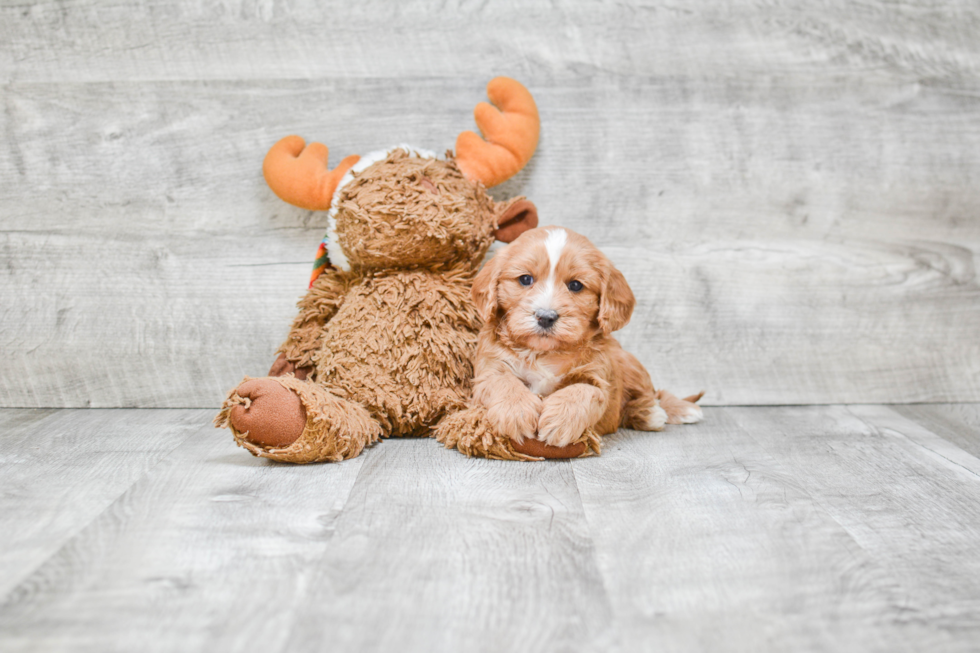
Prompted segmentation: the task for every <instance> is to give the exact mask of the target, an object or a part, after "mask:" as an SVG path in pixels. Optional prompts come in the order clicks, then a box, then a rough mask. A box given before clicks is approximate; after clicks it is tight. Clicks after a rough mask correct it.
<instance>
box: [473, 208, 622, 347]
mask: <svg viewBox="0 0 980 653" xmlns="http://www.w3.org/2000/svg"><path fill="white" fill-rule="evenodd" d="M473 301H474V302H475V303H476V306H477V309H478V310H479V311H480V314H481V316H482V317H483V319H484V321H486V322H492V321H497V322H498V323H499V324H500V325H501V326H502V327H503V328H504V329H505V330H506V332H507V334H508V336H509V337H510V338H511V339H512V340H514V341H515V342H516V343H517V344H518V345H520V346H523V347H527V348H528V349H533V350H538V351H549V350H555V349H568V348H571V347H574V346H576V345H580V344H582V343H584V342H586V341H587V340H589V339H591V338H592V337H594V336H595V335H597V334H600V333H601V334H603V335H609V334H610V333H612V332H613V331H616V330H618V329H621V328H623V327H624V326H626V323H627V322H629V319H630V315H632V313H633V306H634V304H635V303H636V300H635V298H634V297H633V292H632V291H631V290H630V287H629V285H628V284H627V283H626V278H625V277H624V276H623V274H622V273H621V272H620V271H619V270H617V269H616V268H615V267H613V265H612V263H610V262H609V259H607V258H606V256H605V255H604V254H603V253H602V252H600V251H599V250H598V249H597V248H596V247H595V246H594V245H593V244H592V243H590V242H589V241H588V239H586V238H585V237H584V236H581V235H579V234H577V233H575V232H573V231H569V230H568V229H565V228H563V227H543V228H541V229H532V230H530V231H527V232H525V233H524V234H523V235H521V236H520V237H519V238H517V240H515V241H514V242H512V243H511V244H510V245H508V246H507V247H505V248H504V249H502V250H501V251H500V252H498V253H497V255H496V256H494V257H493V258H492V259H491V260H490V261H489V262H488V263H487V264H486V265H485V266H484V268H483V269H482V270H481V271H480V274H478V275H477V277H476V280H475V281H474V282H473Z"/></svg>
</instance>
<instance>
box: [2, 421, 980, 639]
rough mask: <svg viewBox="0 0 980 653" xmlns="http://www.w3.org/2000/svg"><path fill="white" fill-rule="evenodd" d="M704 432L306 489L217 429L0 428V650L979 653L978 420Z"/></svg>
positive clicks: (778, 425) (400, 468)
mask: <svg viewBox="0 0 980 653" xmlns="http://www.w3.org/2000/svg"><path fill="white" fill-rule="evenodd" d="M706 412H707V419H706V421H705V422H704V423H703V424H700V425H696V426H693V427H673V428H670V429H668V430H667V431H666V432H665V433H662V434H643V433H635V432H621V433H619V434H617V435H616V436H613V437H611V438H607V440H606V446H605V451H604V453H603V455H602V456H601V457H599V458H593V459H587V460H578V461H573V462H547V463H537V464H522V463H505V462H496V461H486V460H472V459H467V458H465V457H463V456H461V455H459V454H458V453H456V452H453V451H446V450H444V449H441V448H440V447H439V446H438V445H437V444H436V443H435V442H433V441H431V440H401V441H387V442H384V443H382V444H381V445H379V446H377V447H374V448H373V449H371V450H369V451H367V452H366V453H365V454H364V455H362V456H361V457H360V458H357V459H355V460H351V461H348V462H345V463H342V464H333V465H311V466H304V467H291V466H284V465H278V464H274V463H270V462H268V461H265V460H259V459H256V458H253V457H251V456H249V455H247V454H246V453H245V452H244V451H242V450H241V449H236V448H235V447H234V446H233V444H232V442H231V440H230V438H229V437H228V434H227V432H226V431H217V430H215V429H213V428H211V427H210V425H209V420H210V417H211V411H206V410H136V409H132V410H20V409H7V410H2V411H0V479H2V480H0V650H3V651H34V650H36V651H99V652H102V651H134V650H140V651H155V650H160V651H174V650H182V651H184V650H186V651H193V650H208V651H238V650H241V651H290V652H295V651H308V650H309V651H312V650H325V649H328V650H337V651H360V650H365V651H368V650H371V651H374V650H397V651H426V652H429V651H454V652H455V651H470V650H474V651H558V650H561V651H642V650H658V651H659V650H663V651H702V650H703V651H753V652H756V651H835V652H836V651H874V650H880V651H889V652H891V651H921V650H941V651H969V650H978V648H980V459H978V457H977V456H978V455H980V404H946V405H913V406H901V407H887V406H869V405H865V406H837V405H835V406H811V407H776V408H709V409H707V411H706Z"/></svg>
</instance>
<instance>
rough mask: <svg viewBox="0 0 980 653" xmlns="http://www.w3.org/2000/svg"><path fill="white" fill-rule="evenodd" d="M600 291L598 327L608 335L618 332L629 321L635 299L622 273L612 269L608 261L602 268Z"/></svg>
mask: <svg viewBox="0 0 980 653" xmlns="http://www.w3.org/2000/svg"><path fill="white" fill-rule="evenodd" d="M603 268H604V270H603V280H602V291H601V293H600V295H599V317H598V320H599V327H600V328H601V329H602V333H603V334H605V335H607V336H608V335H609V334H610V333H612V332H613V331H619V330H620V329H622V328H623V327H624V326H626V325H627V323H629V321H630V316H632V315H633V307H634V306H635V305H636V297H634V296H633V291H632V290H630V286H629V284H628V283H626V277H624V276H623V273H622V272H620V271H619V270H617V269H616V268H614V267H613V265H612V263H610V262H609V261H606V262H605V265H604V266H603Z"/></svg>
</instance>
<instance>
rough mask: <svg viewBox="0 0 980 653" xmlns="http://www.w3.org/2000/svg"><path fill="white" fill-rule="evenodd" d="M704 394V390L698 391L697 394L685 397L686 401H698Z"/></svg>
mask: <svg viewBox="0 0 980 653" xmlns="http://www.w3.org/2000/svg"><path fill="white" fill-rule="evenodd" d="M703 396H704V390H702V391H701V392H699V393H697V394H696V395H691V396H690V397H684V401H690V402H691V403H692V404H696V403H698V399H700V398H701V397H703Z"/></svg>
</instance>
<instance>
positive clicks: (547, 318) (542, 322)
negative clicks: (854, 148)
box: [534, 308, 558, 329]
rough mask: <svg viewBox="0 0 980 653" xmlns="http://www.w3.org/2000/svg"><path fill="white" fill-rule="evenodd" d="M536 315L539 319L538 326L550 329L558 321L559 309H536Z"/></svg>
mask: <svg viewBox="0 0 980 653" xmlns="http://www.w3.org/2000/svg"><path fill="white" fill-rule="evenodd" d="M534 317H535V318H537V320H538V326H539V327H541V328H542V329H550V328H551V327H552V326H554V324H555V322H557V321H558V311H552V310H545V309H543V308H541V309H538V310H536V311H534Z"/></svg>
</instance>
